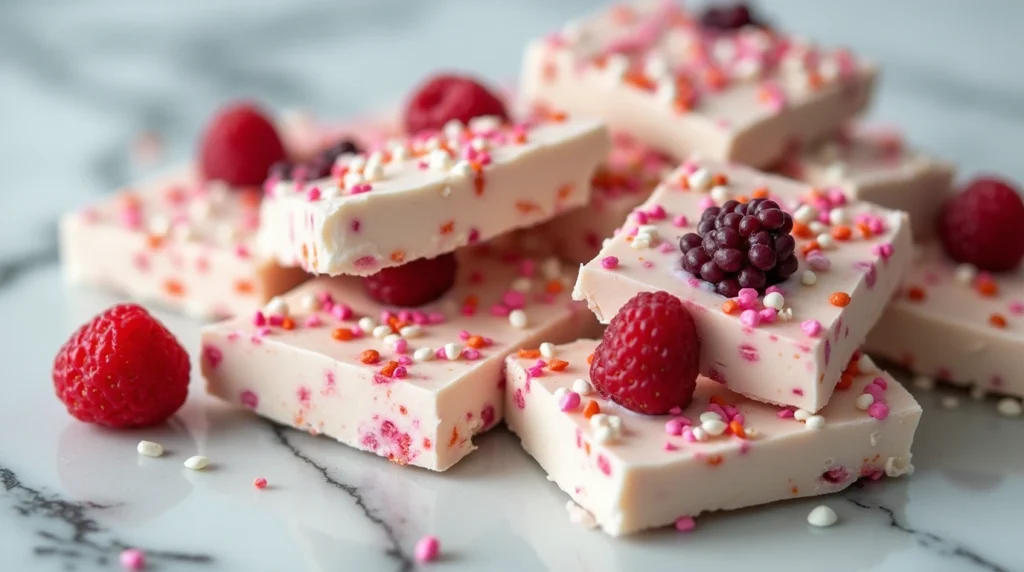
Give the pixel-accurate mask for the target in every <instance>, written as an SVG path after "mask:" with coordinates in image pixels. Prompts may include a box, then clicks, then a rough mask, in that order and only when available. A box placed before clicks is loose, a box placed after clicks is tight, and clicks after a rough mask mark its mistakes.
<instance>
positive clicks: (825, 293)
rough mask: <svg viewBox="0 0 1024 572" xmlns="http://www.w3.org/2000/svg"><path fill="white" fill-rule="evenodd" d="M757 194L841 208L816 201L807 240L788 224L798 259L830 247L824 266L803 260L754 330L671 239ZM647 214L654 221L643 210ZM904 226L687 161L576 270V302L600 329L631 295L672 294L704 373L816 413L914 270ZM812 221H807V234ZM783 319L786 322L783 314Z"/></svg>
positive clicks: (854, 204)
mask: <svg viewBox="0 0 1024 572" xmlns="http://www.w3.org/2000/svg"><path fill="white" fill-rule="evenodd" d="M715 176H721V177H724V178H725V179H727V183H726V184H725V185H719V186H718V189H719V190H712V191H710V193H709V192H700V191H698V190H696V189H693V188H691V187H692V185H691V184H690V182H689V181H697V180H698V178H702V179H705V180H707V179H709V178H714V177H715ZM694 184H696V183H694ZM756 192H766V193H767V194H768V196H769V197H770V198H774V199H776V200H777V201H778V202H779V204H780V205H781V206H783V207H784V208H786V209H787V210H792V207H793V206H794V201H807V200H811V199H810V198H809V197H812V198H813V201H825V202H828V203H829V204H830V205H831V204H835V203H834V202H833V201H842V202H843V203H844V204H843V205H842V206H838V207H835V208H832V207H829V208H830V209H831V210H825V208H826V207H825V206H824V205H823V206H821V212H819V213H817V217H819V219H818V220H817V221H816V225H819V226H820V227H821V228H819V229H817V230H819V231H820V233H818V234H814V233H813V232H811V234H808V235H806V236H807V238H802V237H801V234H800V232H801V231H799V230H798V229H797V228H795V229H794V232H793V235H794V238H796V239H797V252H798V253H800V252H801V251H802V250H803V249H804V248H808V247H809V245H810V244H811V243H812V242H814V243H817V242H818V241H821V242H822V243H823V244H824V243H827V242H831V243H832V247H831V249H825V250H824V251H823V255H824V257H825V258H826V259H827V261H822V260H821V259H816V260H814V261H811V260H809V259H807V258H806V257H804V256H802V255H800V269H799V270H798V271H797V273H796V274H794V275H793V276H792V277H790V278H789V279H788V280H786V281H785V282H783V283H781V284H779V285H778V288H779V290H780V293H781V294H782V295H783V296H784V309H783V311H782V312H781V313H777V314H776V317H775V318H774V322H773V323H767V322H764V323H759V324H758V325H756V326H752V325H750V324H747V323H744V322H742V321H741V317H742V313H740V312H739V311H738V309H737V310H735V311H732V312H731V313H727V312H726V311H725V306H724V304H725V303H726V301H727V300H726V298H725V297H723V296H721V295H719V294H717V293H716V292H714V291H713V290H712V289H709V288H708V286H709V285H708V283H706V282H702V281H701V280H699V279H698V278H695V277H693V276H692V275H690V274H688V273H687V272H685V271H684V270H683V269H682V266H681V261H682V254H681V252H680V250H679V246H678V238H679V237H680V236H681V235H683V234H685V233H688V232H696V225H697V223H698V222H699V220H700V217H701V213H702V212H703V211H704V210H705V208H706V207H707V206H711V205H714V204H721V203H722V202H724V200H726V199H727V198H735V197H744V196H745V197H748V198H749V197H752V196H753V195H754V194H755V193H756ZM712 196H717V199H718V200H717V201H716V200H715V199H713V198H712ZM813 201H812V202H813ZM833 210H834V211H836V214H835V215H832V211H833ZM650 212H658V213H659V216H657V217H652V216H650V215H643V214H638V213H650ZM830 216H837V217H838V218H841V219H842V220H846V221H848V223H847V224H842V225H839V224H836V225H832V224H826V223H824V222H821V220H824V221H829V217H830ZM638 217H642V218H638ZM794 218H795V219H796V218H799V216H797V215H795V216H794ZM906 219H907V216H906V214H905V213H901V212H898V211H890V210H888V209H884V208H882V207H878V206H876V205H870V204H867V203H863V202H859V201H853V200H850V199H847V198H846V197H845V196H844V195H842V194H841V193H839V194H836V193H834V194H833V196H832V197H831V198H828V197H825V196H824V195H821V194H820V193H818V192H817V191H814V190H813V189H812V188H811V187H809V186H807V185H805V184H803V183H798V182H795V181H791V180H789V179H784V178H781V177H777V176H773V175H767V174H765V173H760V172H758V171H754V170H753V169H749V168H746V167H728V166H726V165H724V164H722V163H718V162H715V161H700V160H694V161H688V162H687V163H685V164H684V165H683V166H682V167H680V168H679V169H677V170H676V171H675V172H673V173H672V174H671V175H669V177H668V178H667V179H666V182H665V183H663V184H662V185H661V186H660V187H658V189H656V190H655V191H654V193H653V194H652V195H651V198H650V199H649V200H648V201H647V202H646V203H644V204H643V205H642V206H641V207H639V208H638V209H637V212H635V213H634V214H633V215H631V216H630V219H629V221H628V222H627V224H626V226H625V227H624V232H622V233H620V234H618V235H616V236H615V237H614V238H613V239H611V240H610V241H608V243H606V245H605V246H604V247H603V248H602V249H601V252H600V253H599V254H598V256H597V258H595V259H594V260H592V261H590V262H588V263H587V264H585V265H584V266H583V267H582V268H581V270H580V274H579V278H578V280H577V282H576V287H575V291H574V293H573V296H574V298H575V299H577V300H586V302H587V304H588V306H589V307H590V309H591V310H593V312H594V313H595V315H596V316H597V318H598V320H599V321H600V322H601V323H605V324H607V323H608V322H609V321H610V320H611V319H612V317H614V316H615V314H616V313H617V312H618V310H619V308H621V307H622V305H623V304H625V303H626V302H627V301H628V300H629V299H630V298H632V297H633V296H635V295H636V294H637V293H639V292H644V291H648V292H654V291H659V290H664V291H666V292H669V293H671V294H673V295H675V296H677V297H679V298H680V299H681V300H682V301H683V302H684V303H685V304H686V305H687V307H688V308H689V309H690V312H691V313H692V314H693V318H694V320H695V322H696V324H697V331H698V333H699V335H700V337H701V340H702V344H701V373H702V374H703V375H707V376H708V377H711V378H712V379H716V380H718V381H721V382H722V383H725V384H726V385H727V387H728V388H729V389H730V390H732V391H735V392H738V393H741V394H743V395H746V396H748V397H751V398H755V399H760V400H763V401H766V402H769V403H777V404H782V405H792V406H794V407H800V408H803V409H807V410H809V411H818V410H819V409H821V408H822V407H824V406H825V404H827V403H828V399H829V397H830V396H831V395H832V391H833V389H834V388H835V386H836V384H837V383H838V382H839V381H840V377H841V374H842V372H843V370H844V369H845V368H846V366H847V363H848V362H849V360H850V358H851V357H852V356H853V354H854V352H855V350H856V349H857V348H858V347H859V346H860V344H861V343H863V341H864V338H865V337H866V336H867V333H868V330H869V329H870V328H871V327H872V326H873V325H874V323H875V322H876V321H877V320H878V318H879V317H880V316H881V314H882V310H883V308H884V307H885V305H886V304H887V303H888V301H889V298H890V297H891V296H892V294H893V292H895V290H896V288H897V286H898V285H899V283H900V280H901V279H902V277H903V275H904V273H905V271H906V269H907V268H908V266H909V264H910V259H911V253H912V245H911V240H910V230H909V225H908V224H907V220H906ZM858 221H859V222H858ZM858 224H859V225H864V231H861V230H859V229H858V228H857V226H855V225H858ZM812 226H814V225H812V224H807V225H805V229H809V228H811V227H812ZM840 226H842V227H845V228H847V229H852V230H850V238H849V239H847V240H836V239H831V238H824V237H823V236H821V235H827V236H828V237H831V236H832V233H833V232H836V231H837V227H840ZM869 227H871V228H874V230H870V228H869ZM864 232H868V233H870V236H868V235H866V234H864ZM606 259H608V260H606ZM611 259H614V260H616V263H615V264H614V265H609V261H610V260H611ZM812 263H813V264H814V265H821V264H827V265H828V266H829V269H828V270H824V269H819V270H817V271H815V270H811V268H812ZM816 267H818V268H821V266H816ZM806 272H811V273H812V274H813V275H814V277H815V282H814V284H813V285H804V283H803V275H804V274H805V273H806ZM833 294H839V295H846V296H849V299H848V303H847V305H846V306H843V307H840V306H837V305H835V304H833V303H832V302H831V298H832V297H833ZM763 302H764V300H763V297H762V298H761V299H760V301H759V302H758V304H757V305H755V306H754V307H753V308H752V310H754V311H756V313H758V314H759V315H760V310H763V309H765V308H763ZM787 309H788V311H787ZM769 313H771V312H769ZM789 313H791V317H790V318H789V319H788V320H786V319H784V318H785V316H786V315H788V314H789ZM759 322H760V319H759ZM814 330H820V331H817V332H815V331H814Z"/></svg>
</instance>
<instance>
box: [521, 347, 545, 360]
mask: <svg viewBox="0 0 1024 572" xmlns="http://www.w3.org/2000/svg"><path fill="white" fill-rule="evenodd" d="M539 357H540V350H525V349H521V350H519V358H520V359H537V358H539Z"/></svg>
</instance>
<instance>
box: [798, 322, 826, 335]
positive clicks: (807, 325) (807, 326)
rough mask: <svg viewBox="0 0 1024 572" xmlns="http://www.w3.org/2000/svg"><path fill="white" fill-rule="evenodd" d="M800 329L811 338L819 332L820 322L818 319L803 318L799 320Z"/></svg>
mask: <svg viewBox="0 0 1024 572" xmlns="http://www.w3.org/2000/svg"><path fill="white" fill-rule="evenodd" d="M800 329H801V330H803V332H804V333H805V334H807V335H808V336H810V337H812V338H813V337H815V336H817V335H818V334H820V333H821V322H819V321H818V320H804V321H803V322H800Z"/></svg>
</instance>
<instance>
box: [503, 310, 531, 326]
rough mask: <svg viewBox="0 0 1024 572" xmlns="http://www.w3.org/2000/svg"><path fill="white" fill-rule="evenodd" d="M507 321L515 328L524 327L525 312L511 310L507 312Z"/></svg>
mask: <svg viewBox="0 0 1024 572" xmlns="http://www.w3.org/2000/svg"><path fill="white" fill-rule="evenodd" d="M508 323H509V324H511V325H512V327H513V328H516V329H520V330H522V329H525V328H526V327H527V319H526V312H524V311H522V310H512V311H511V312H509V314H508Z"/></svg>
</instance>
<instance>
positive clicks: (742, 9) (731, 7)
mask: <svg viewBox="0 0 1024 572" xmlns="http://www.w3.org/2000/svg"><path fill="white" fill-rule="evenodd" d="M700 25H701V26H703V27H704V28H707V29H710V30H718V31H723V32H729V31H733V30H739V29H741V28H745V27H747V26H753V27H757V28H767V27H768V26H767V25H766V24H765V23H764V22H763V21H761V19H760V18H758V17H757V14H756V13H755V12H754V10H753V9H752V8H751V7H750V6H749V5H747V4H746V3H745V2H737V3H735V4H727V5H717V6H715V5H712V6H709V7H708V8H707V9H705V10H704V12H703V13H702V14H701V16H700Z"/></svg>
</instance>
